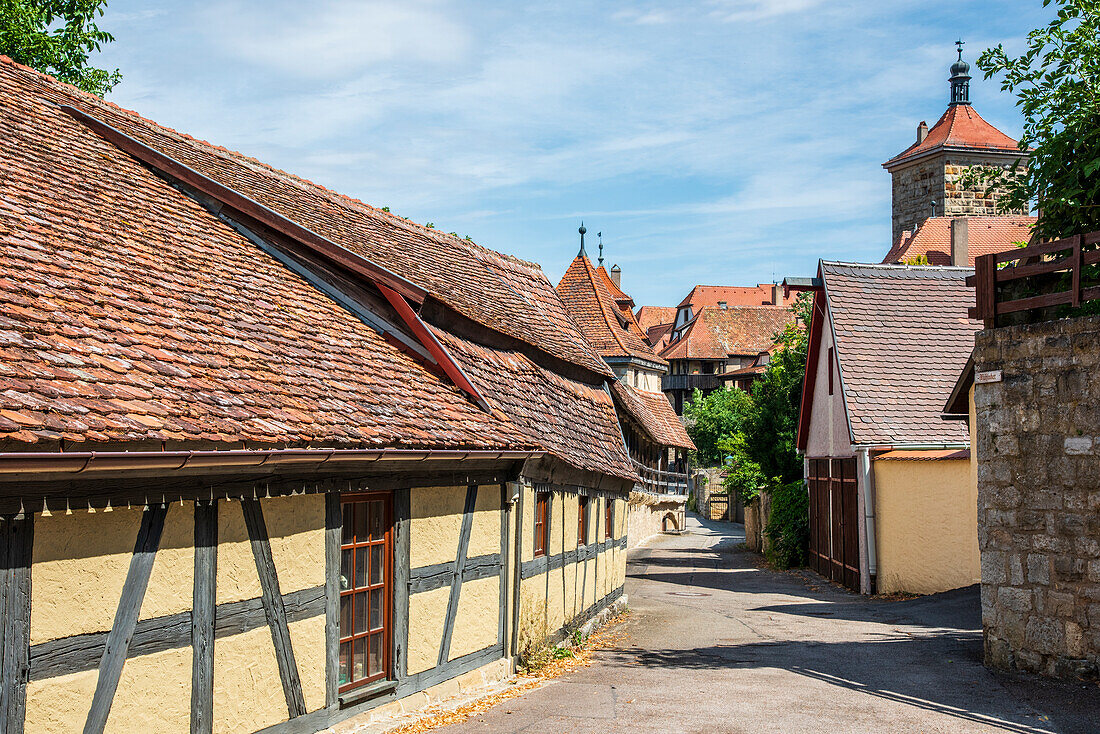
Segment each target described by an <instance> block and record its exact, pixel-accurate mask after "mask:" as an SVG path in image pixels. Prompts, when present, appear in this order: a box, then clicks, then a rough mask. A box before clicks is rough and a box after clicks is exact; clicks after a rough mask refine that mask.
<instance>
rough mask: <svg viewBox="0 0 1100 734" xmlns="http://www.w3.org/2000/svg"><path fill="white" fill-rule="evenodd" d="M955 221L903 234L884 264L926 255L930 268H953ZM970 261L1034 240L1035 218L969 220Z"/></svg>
mask: <svg viewBox="0 0 1100 734" xmlns="http://www.w3.org/2000/svg"><path fill="white" fill-rule="evenodd" d="M952 219H954V217H930V218H928V219H926V220H925V221H924V222H922V223H921V225H920V226H919V227H917V231H916V232H903V233H902V236H901V237H900V238H899V239H898V241H897V242H896V243H894V246H893V247H891V248H890V252H888V253H887V254H886V257H885V258H883V260H882V262H883V263H884V264H891V263H905V262H906V261H909V260H912V259H914V258H917V257H920V256H921V255H924V256H926V257H927V258H928V263H929V264H930V265H950V264H951V220H952ZM966 219H967V226H966V229H967V257H968V259H969V264H970V265H973V264H974V258H976V257H978V256H979V255H988V254H990V253H995V252H1006V251H1008V250H1011V249H1012V248H1014V247H1016V246H1017V243H1019V242H1023V243H1026V242H1027V241H1028V240H1029V239H1030V238H1031V228H1032V227H1033V226H1034V225H1035V222H1036V221H1037V220H1036V218H1035V217H1025V216H1006V217H967V218H966Z"/></svg>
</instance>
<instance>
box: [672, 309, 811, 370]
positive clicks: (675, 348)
mask: <svg viewBox="0 0 1100 734" xmlns="http://www.w3.org/2000/svg"><path fill="white" fill-rule="evenodd" d="M792 321H794V314H793V313H791V310H790V309H789V308H783V307H781V306H731V307H729V308H724V309H723V308H704V309H703V310H701V311H699V312H697V313H696V315H695V318H694V319H692V320H691V321H690V322H689V323H688V325H687V326H685V327H683V329H682V330H681V333H682V336H681V337H680V338H679V339H678V340H676V341H670V342H669V344H668V346H667V347H665V348H664V350H663V351H662V352H661V356H662V357H664V358H665V359H725V358H727V357H729V356H731V355H735V354H741V355H749V354H759V353H760V352H762V351H764V350H765V349H767V348H768V347H770V346H771V345H772V344H773V343H775V337H776V335H777V334H778V333H779V332H780V331H782V330H783V328H784V327H785V326H786V325H787V324H788V323H790V322H792Z"/></svg>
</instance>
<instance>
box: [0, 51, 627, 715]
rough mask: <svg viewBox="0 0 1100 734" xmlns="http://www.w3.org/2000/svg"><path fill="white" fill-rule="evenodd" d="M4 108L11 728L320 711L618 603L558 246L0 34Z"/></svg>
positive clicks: (396, 693) (610, 517)
mask: <svg viewBox="0 0 1100 734" xmlns="http://www.w3.org/2000/svg"><path fill="white" fill-rule="evenodd" d="M0 107H2V110H3V114H0V133H2V137H0V139H2V143H0V304H2V308H0V569H2V574H0V602H2V603H0V631H2V634H3V638H2V639H3V643H4V645H3V647H4V655H3V660H2V662H0V687H2V690H4V691H5V695H4V696H3V697H2V701H0V722H2V723H0V730H3V731H6V732H21V731H28V732H39V731H41V732H47V731H48V732H53V731H85V732H102V731H107V730H110V731H123V732H125V731H135V732H146V731H157V732H176V731H179V732H192V733H196V732H212V731H219V732H254V731H261V730H263V731H271V732H292V731H315V730H319V729H323V728H325V727H326V726H328V725H330V724H332V723H334V722H337V721H340V720H343V719H347V718H349V717H352V716H357V715H367V716H369V715H370V712H371V711H372V710H374V709H375V708H376V707H378V706H379V705H380V704H383V703H386V702H391V701H397V700H400V699H405V700H406V704H405V705H407V706H409V705H413V703H412V701H413V699H409V698H408V697H409V696H410V695H411V694H414V693H426V694H427V695H420V696H418V697H417V698H416V699H415V701H417V702H419V704H421V705H422V704H424V703H426V702H428V701H430V700H432V699H433V696H434V697H436V698H438V697H439V696H441V695H445V692H446V691H447V690H450V689H451V688H453V687H454V686H453V684H451V686H450V688H448V687H447V686H445V685H443V684H446V683H447V682H448V681H452V680H453V679H455V678H459V679H460V680H462V681H466V680H474V679H476V680H478V681H482V680H485V679H486V678H487V677H500V676H502V675H505V674H507V672H508V671H509V670H510V666H511V663H512V659H513V656H514V655H515V654H516V652H517V651H518V650H520V649H521V647H522V646H523V645H525V644H528V642H529V641H532V640H535V641H537V640H538V639H541V638H542V637H554V636H555V635H561V634H563V630H564V629H566V628H567V627H568V628H572V627H575V626H577V625H579V624H582V623H584V622H585V621H586V620H587V619H588V618H590V617H592V616H594V615H596V614H597V613H600V612H602V611H603V610H605V609H607V608H609V607H610V606H611V605H613V604H615V603H617V602H618V601H619V599H620V598H621V595H622V583H623V578H624V575H625V555H624V553H623V546H624V542H625V539H624V525H623V518H624V517H625V506H626V497H627V493H628V492H629V489H630V487H631V486H633V483H634V481H635V480H636V479H637V475H636V473H635V471H634V469H633V467H632V465H631V462H630V457H629V455H628V452H627V448H626V446H625V443H624V441H623V437H622V433H621V432H620V430H619V425H618V418H617V415H616V411H615V405H614V402H613V400H612V397H611V395H610V394H609V392H608V386H607V385H608V381H609V380H611V379H613V375H612V373H611V371H610V370H608V368H607V367H606V365H605V364H604V363H603V362H602V360H601V359H600V357H599V355H598V354H596V353H595V352H594V351H593V350H592V348H591V347H590V346H589V345H588V343H587V342H586V341H585V340H584V337H583V336H582V335H581V334H580V333H579V331H578V330H577V328H576V325H575V324H574V322H573V321H572V320H571V319H570V318H569V317H568V315H567V314H566V311H565V308H564V306H563V304H562V303H561V301H560V299H559V298H558V297H557V295H556V293H555V291H554V289H553V287H552V286H551V284H550V283H549V281H548V280H547V279H546V277H545V275H544V274H543V273H542V271H541V269H540V268H539V267H538V266H537V265H534V264H532V263H527V262H524V261H520V260H517V259H515V258H511V257H508V256H506V255H501V254H499V253H494V252H491V251H489V250H486V249H484V248H481V247H479V246H477V245H475V244H473V243H470V242H466V241H463V240H460V239H458V238H455V237H450V236H447V235H442V234H440V233H438V232H435V231H433V230H430V229H427V228H424V227H420V226H418V225H415V224H412V223H410V222H407V221H405V220H403V219H401V218H400V217H395V216H393V215H390V214H388V213H386V212H382V211H379V210H376V209H373V208H372V207H369V206H367V205H365V204H363V203H361V202H358V201H354V200H352V199H348V198H346V197H342V196H340V195H338V194H335V193H332V192H330V191H327V190H325V189H323V188H321V187H319V186H316V185H314V184H311V183H309V182H308V181H304V180H302V179H298V178H295V177H293V176H291V175H289V174H286V173H283V172H281V171H277V170H275V169H272V168H270V167H268V166H265V165H263V164H261V163H259V162H257V161H254V160H252V159H249V158H246V157H245V156H242V155H239V154H237V153H233V152H230V151H226V150H224V149H221V148H217V147H215V146H213V145H210V144H208V143H203V142H200V141H196V140H193V139H191V138H188V137H186V136H183V135H180V134H178V133H175V132H173V131H170V130H167V129H165V128H162V127H160V126H158V125H156V124H155V123H152V122H150V121H148V120H145V119H144V118H141V117H139V116H137V115H135V114H133V113H130V112H126V111H123V110H120V109H118V108H117V107H114V106H113V105H110V104H108V103H105V102H103V101H102V100H99V99H97V98H94V97H91V96H89V95H86V94H83V93H81V92H79V91H77V90H75V89H73V88H71V87H68V86H66V85H64V84H60V83H58V82H56V81H55V80H53V79H51V78H49V77H46V76H44V75H41V74H38V73H37V72H34V71H32V70H30V69H27V68H25V67H21V66H18V65H16V64H13V63H12V62H10V61H9V60H7V59H6V58H2V57H0ZM582 506H584V512H585V514H584V517H585V518H586V520H587V523H586V524H584V526H583V527H584V532H583V533H582V532H581V529H582V523H581V515H580V514H579V513H580V511H581V507H582ZM539 508H541V509H542V515H541V517H542V522H541V524H538V526H537V528H538V529H536V515H537V514H538V513H537V510H538V509H539ZM570 513H572V514H570ZM601 513H603V514H601ZM597 518H605V520H606V521H605V522H600V521H598V520H597ZM570 523H571V524H570ZM537 533H543V534H544V535H545V537H544V539H543V540H544V545H543V546H542V548H543V549H544V551H543V552H542V553H541V554H536V553H535V549H534V545H533V544H534V542H535V535H536V534H537ZM555 533H558V534H557V535H555ZM523 620H541V623H539V624H535V623H530V624H528V623H524V622H523ZM461 676H466V677H465V678H461Z"/></svg>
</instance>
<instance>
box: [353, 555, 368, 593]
mask: <svg viewBox="0 0 1100 734" xmlns="http://www.w3.org/2000/svg"><path fill="white" fill-rule="evenodd" d="M369 553H370V548H356V549H355V588H357V589H362V588H363V587H365V586H367V585H368V584H367V560H368V554H369Z"/></svg>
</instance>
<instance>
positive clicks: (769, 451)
mask: <svg viewBox="0 0 1100 734" xmlns="http://www.w3.org/2000/svg"><path fill="white" fill-rule="evenodd" d="M812 308H813V297H812V296H811V295H810V294H809V293H801V294H799V296H798V299H797V300H796V301H795V303H794V305H793V306H792V307H791V310H792V311H793V312H794V313H795V315H796V316H797V318H798V321H797V322H795V323H790V324H787V327H786V328H785V329H784V330H783V331H782V333H780V334H779V336H778V338H777V340H776V342H777V344H778V345H779V348H778V349H776V350H775V352H773V353H772V357H771V361H770V362H769V363H768V369H767V371H766V372H765V373H764V374H763V376H762V377H761V378H760V379H759V380H757V381H756V382H755V383H754V384H753V386H752V402H753V407H754V410H753V411H752V412H751V413H750V414H749V417H748V419H747V420H746V421H745V423H744V426H743V430H744V432H745V449H746V452H747V454H748V456H749V458H750V459H751V460H752V461H754V462H755V463H756V464H757V465H758V466H759V467H760V471H761V472H763V473H764V475H765V476H766V477H768V478H769V479H771V480H772V481H773V482H775V483H778V484H786V483H789V482H793V481H796V480H799V479H801V478H802V459H801V457H799V455H798V451H797V449H796V447H795V441H796V434H797V432H798V410H799V405H800V403H801V400H802V377H803V374H804V373H805V371H806V352H807V345H808V342H809V339H808V333H809V332H808V329H807V326H808V325H809V323H810V314H811V309H812Z"/></svg>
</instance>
